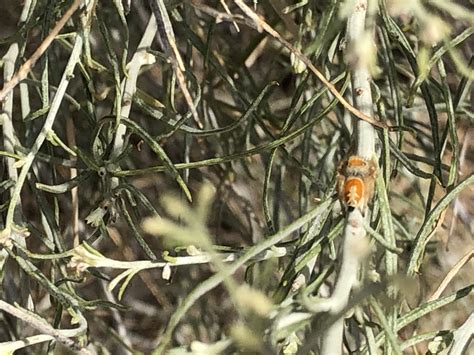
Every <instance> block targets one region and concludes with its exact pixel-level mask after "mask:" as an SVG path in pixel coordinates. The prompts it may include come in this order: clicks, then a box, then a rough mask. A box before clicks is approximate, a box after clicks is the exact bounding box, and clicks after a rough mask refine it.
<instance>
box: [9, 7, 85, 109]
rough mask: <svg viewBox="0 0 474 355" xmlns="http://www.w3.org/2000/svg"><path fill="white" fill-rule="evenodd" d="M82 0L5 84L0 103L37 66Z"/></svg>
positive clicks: (66, 13) (66, 14)
mask: <svg viewBox="0 0 474 355" xmlns="http://www.w3.org/2000/svg"><path fill="white" fill-rule="evenodd" d="M81 1H82V0H75V1H74V2H73V4H72V5H71V7H69V9H68V10H67V11H66V12H65V13H64V15H63V17H61V19H60V20H59V21H58V23H57V24H56V26H54V28H53V29H52V30H51V32H50V33H49V35H48V37H46V38H45V39H44V41H43V42H42V43H41V44H40V46H39V47H38V48H37V49H36V51H34V53H33V54H32V55H31V57H30V59H28V60H27V61H26V62H25V63H23V65H22V66H21V67H20V69H18V71H17V72H16V73H15V75H14V76H13V77H12V78H11V79H10V81H9V82H7V83H5V85H4V86H3V89H2V90H0V102H3V101H5V98H6V97H7V95H8V94H9V93H10V91H12V90H13V88H14V87H15V86H17V85H18V83H19V82H20V81H22V80H23V79H25V78H26V76H27V75H28V73H29V72H30V70H31V69H32V68H33V67H34V66H35V64H36V62H37V61H38V59H39V58H40V57H41V56H42V55H43V53H44V52H45V51H46V50H47V49H48V47H49V46H50V45H51V43H52V42H53V40H54V38H55V37H56V36H57V35H58V33H59V32H60V31H61V29H62V28H63V27H64V25H65V24H66V22H67V21H68V20H69V18H70V17H71V16H72V14H74V12H76V10H77V9H78V7H79V5H80V4H81Z"/></svg>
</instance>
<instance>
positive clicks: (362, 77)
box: [321, 0, 376, 355]
mask: <svg viewBox="0 0 474 355" xmlns="http://www.w3.org/2000/svg"><path fill="white" fill-rule="evenodd" d="M366 12H367V0H356V1H355V2H354V7H353V9H352V12H351V14H350V16H349V18H348V21H347V33H346V40H347V48H348V50H349V52H348V55H347V58H348V59H349V65H350V67H351V78H352V92H353V105H354V107H355V108H356V109H358V110H359V111H361V112H362V113H363V114H365V115H367V116H370V117H373V109H372V107H373V103H372V93H371V89H370V80H371V77H370V73H369V69H368V67H367V65H366V64H365V63H366V61H364V60H361V59H362V58H360V57H358V53H360V51H358V50H354V49H355V48H357V45H358V44H359V43H358V41H360V40H361V39H362V38H363V37H364V35H365V31H366V30H365V18H366ZM351 51H352V52H351ZM354 127H355V129H354V133H353V137H352V138H353V141H354V151H353V154H356V155H359V156H361V157H363V158H366V159H372V158H373V156H374V154H375V139H376V138H375V130H374V128H373V126H372V125H371V124H369V123H367V122H364V121H361V120H358V119H357V120H356V121H355V122H354ZM367 251H368V241H367V237H366V231H365V229H364V216H363V215H362V213H361V212H360V211H359V209H357V208H356V209H355V210H354V211H352V212H348V213H347V217H346V225H345V228H344V236H343V245H342V262H341V268H340V271H339V274H338V276H337V277H338V278H337V281H336V286H335V288H334V291H333V294H332V295H331V297H330V299H329V300H328V301H329V304H330V307H329V313H330V314H338V313H339V312H341V311H342V310H343V309H344V307H345V306H346V305H347V302H348V300H349V296H350V292H351V290H352V288H353V287H354V285H355V284H356V282H357V271H358V270H359V267H360V264H361V261H362V260H363V258H364V257H366V255H367ZM343 331H344V318H343V317H342V318H341V319H339V320H338V321H336V322H335V323H334V324H333V325H331V326H330V327H329V328H328V329H327V330H326V332H325V333H324V334H323V336H322V338H321V354H332V355H338V354H341V353H342V338H343Z"/></svg>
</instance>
